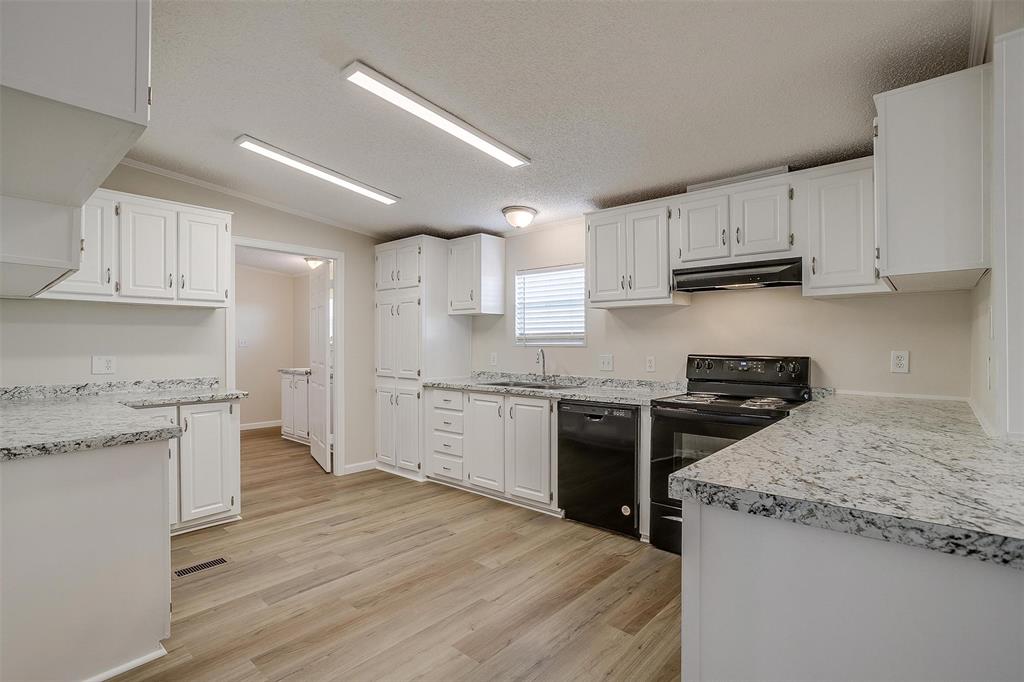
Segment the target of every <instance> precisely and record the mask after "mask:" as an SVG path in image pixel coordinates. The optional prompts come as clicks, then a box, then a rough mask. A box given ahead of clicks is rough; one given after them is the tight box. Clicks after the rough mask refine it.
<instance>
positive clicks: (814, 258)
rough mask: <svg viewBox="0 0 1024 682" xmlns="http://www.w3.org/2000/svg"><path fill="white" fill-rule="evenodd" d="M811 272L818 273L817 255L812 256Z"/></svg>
mask: <svg viewBox="0 0 1024 682" xmlns="http://www.w3.org/2000/svg"><path fill="white" fill-rule="evenodd" d="M811 274H812V275H816V274H818V257H817V256H811Z"/></svg>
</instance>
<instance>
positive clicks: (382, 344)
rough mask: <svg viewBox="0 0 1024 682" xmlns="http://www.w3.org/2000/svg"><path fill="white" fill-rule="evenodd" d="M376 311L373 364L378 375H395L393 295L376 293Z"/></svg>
mask: <svg viewBox="0 0 1024 682" xmlns="http://www.w3.org/2000/svg"><path fill="white" fill-rule="evenodd" d="M374 311H375V313H376V315H375V317H376V321H377V322H376V336H375V338H376V340H377V343H376V351H375V365H376V370H377V375H378V376H395V350H396V349H395V344H396V339H397V336H396V326H397V318H396V310H395V299H394V296H393V295H387V294H378V295H377V302H376V303H375V304H374Z"/></svg>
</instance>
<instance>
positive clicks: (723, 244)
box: [722, 227, 725, 246]
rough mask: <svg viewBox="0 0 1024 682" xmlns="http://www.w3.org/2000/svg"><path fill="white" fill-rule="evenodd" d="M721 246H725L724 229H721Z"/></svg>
mask: <svg viewBox="0 0 1024 682" xmlns="http://www.w3.org/2000/svg"><path fill="white" fill-rule="evenodd" d="M722 246H725V228H724V227H723V228H722Z"/></svg>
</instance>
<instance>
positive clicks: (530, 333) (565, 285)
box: [516, 265, 586, 346]
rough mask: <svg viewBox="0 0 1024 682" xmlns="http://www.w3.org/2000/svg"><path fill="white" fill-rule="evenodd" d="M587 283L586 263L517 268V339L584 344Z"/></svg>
mask: <svg viewBox="0 0 1024 682" xmlns="http://www.w3.org/2000/svg"><path fill="white" fill-rule="evenodd" d="M585 287H586V284H585V281H584V276H583V266H582V265H564V266H560V267H557V268H543V269H540V270H520V271H518V272H516V343H521V344H527V345H563V346H582V345H583V343H584V340H585V336H586V311H585V307H584V289H585Z"/></svg>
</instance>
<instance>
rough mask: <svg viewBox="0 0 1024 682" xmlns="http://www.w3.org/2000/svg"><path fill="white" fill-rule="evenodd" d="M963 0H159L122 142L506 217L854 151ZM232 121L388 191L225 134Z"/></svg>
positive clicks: (262, 186) (434, 211) (197, 162)
mask: <svg viewBox="0 0 1024 682" xmlns="http://www.w3.org/2000/svg"><path fill="white" fill-rule="evenodd" d="M970 13H971V7H970V3H969V2H966V1H955V2H946V1H939V2H934V1H929V0H918V1H916V2H890V1H888V0H883V1H880V2H875V1H838V2H825V1H812V2H644V3H633V2H629V3H627V2H621V3H620V2H614V3H605V2H543V3H538V2H518V1H517V2H505V1H495V2H483V1H481V0H472V1H465V2H418V3H411V2H397V3H396V2H372V3H370V2H302V3H299V2H273V3H271V2H268V3H248V2H245V3H237V2H226V1H219V0H218V1H203V2H201V1H194V2H180V1H173V2H168V1H166V0H156V2H155V3H154V8H153V75H152V80H153V87H154V98H155V102H154V106H153V114H152V121H151V125H150V128H149V129H148V130H147V131H146V132H145V133H144V134H143V136H142V138H141V139H140V140H139V142H138V143H137V145H136V146H135V148H134V149H133V150H132V152H131V153H130V154H129V157H130V158H132V159H135V160H138V161H142V162H145V163H149V164H152V165H155V166H160V167H162V168H165V169H168V170H171V171H176V172H179V173H184V174H186V175H190V176H193V177H195V178H199V179H201V180H205V181H207V182H212V183H216V184H219V185H223V186H225V187H228V188H231V189H233V190H236V191H239V192H245V193H248V194H252V195H256V196H259V197H261V198H263V199H265V200H267V201H271V202H276V203H278V204H283V205H286V206H290V207H293V208H295V209H299V210H302V211H305V212H308V213H312V214H315V215H318V216H323V217H325V218H328V219H330V220H331V221H334V222H337V223H342V224H347V225H352V226H353V227H356V228H358V229H360V230H362V231H366V232H369V233H372V234H377V235H380V236H382V237H390V236H395V235H398V234H407V233H410V232H413V231H420V230H426V231H432V232H437V233H441V234H453V233H459V232H465V231H468V230H478V229H481V228H482V229H486V230H493V231H499V230H504V229H507V228H506V225H505V223H504V220H503V218H502V216H501V213H500V209H501V207H502V206H506V205H509V204H526V205H528V206H533V207H535V208H537V209H538V210H539V211H540V214H539V216H538V219H537V221H538V223H546V222H551V221H555V220H561V219H566V218H570V217H573V216H578V215H580V214H581V213H582V212H584V211H586V210H590V209H593V208H595V207H605V206H611V205H615V204H619V203H623V202H626V201H634V200H639V199H646V198H653V197H657V196H663V195H666V194H671V193H674V192H677V191H680V190H681V189H682V188H683V187H684V186H685V185H686V184H692V183H696V182H701V181H705V180H710V179H715V178H720V177H724V176H731V175H735V174H738V173H743V172H747V171H752V170H757V169H760V168H765V167H771V166H778V165H782V164H789V165H791V166H793V167H803V166H808V165H817V164H820V163H827V162H832V161H837V160H842V159H847V158H852V157H857V156H863V155H866V154H870V153H871V133H870V129H871V119H872V117H873V115H874V105H873V102H872V99H871V96H872V94H874V93H877V92H883V91H885V90H889V89H892V88H894V87H898V86H902V85H906V84H908V83H912V82H916V81H920V80H924V79H927V78H931V77H934V76H937V75H940V74H943V73H947V72H950V71H955V70H958V69H961V68H965V67H966V65H967V49H968V41H969V29H970ZM354 59H360V60H362V61H364V62H365V63H367V64H368V65H370V66H372V67H373V68H375V69H377V70H379V71H381V72H382V73H384V74H386V75H388V76H390V77H391V78H393V79H394V80H396V81H398V82H400V83H402V84H403V85H405V86H406V87H408V88H410V89H412V90H414V91H416V92H417V93H419V94H420V95H422V96H424V97H426V98H428V99H430V100H432V101H433V102H435V103H436V104H438V105H439V106H441V107H444V108H446V109H448V110H449V111H451V112H452V113H454V114H456V115H458V116H460V117H462V118H463V119H465V120H466V121H468V122H469V123H471V124H472V125H474V126H476V127H478V128H480V129H481V130H483V131H485V132H486V133H488V134H490V135H492V136H494V137H496V138H497V139H499V140H501V141H502V142H504V143H505V144H507V145H509V146H511V147H512V148H513V149H516V150H518V151H520V152H521V153H523V154H525V155H526V156H528V157H529V158H530V159H531V161H532V163H531V164H530V165H528V166H525V167H522V168H516V169H510V168H507V167H505V166H504V165H503V164H501V163H498V162H497V161H495V160H494V159H492V158H490V157H488V156H486V155H484V154H482V153H481V152H479V151H477V150H475V149H473V148H471V147H469V146H468V145H466V144H463V143H461V142H459V141H458V140H455V139H454V138H452V137H450V136H448V135H447V134H445V133H443V132H441V131H439V130H437V129H435V128H433V127H431V126H429V125H428V124H426V123H424V122H422V121H420V120H419V119H416V118H414V117H412V116H410V115H409V114H407V113H405V112H403V111H401V110H399V109H397V108H395V107H393V106H391V105H389V104H387V103H386V102H384V101H383V100H380V99H378V98H377V97H375V96H373V95H371V94H369V93H367V92H365V91H363V90H361V89H360V88H357V87H355V86H353V85H351V84H349V83H346V82H345V81H344V80H342V78H341V77H340V72H341V70H342V69H343V68H344V67H345V66H346V65H347V64H348V63H349V62H351V61H353V60H354ZM241 133H249V134H251V135H253V136H255V137H258V138H260V139H263V140H266V141H267V142H270V143H271V144H274V145H277V146H279V147H283V148H285V149H287V150H289V151H291V152H293V153H295V154H298V155H301V156H304V157H307V158H309V159H311V160H314V161H316V162H317V163H320V164H323V165H325V166H328V167H330V168H333V169H335V170H337V171H339V172H341V173H345V174H347V175H351V176H352V177H355V178H357V179H359V180H361V181H363V182H366V183H368V184H371V185H373V186H376V187H380V188H382V189H385V190H387V191H389V192H392V193H394V194H397V195H398V196H400V197H401V198H402V200H401V201H400V202H399V203H397V204H395V205H393V206H383V205H380V204H378V203H376V202H373V201H370V200H368V199H365V198H362V197H360V196H358V195H355V194H351V193H349V192H347V191H345V190H341V189H338V188H336V187H334V186H332V185H328V184H327V183H324V182H322V181H318V180H316V179H314V178H311V177H309V176H306V175H303V174H301V173H297V172H296V171H293V170H291V169H288V168H286V167H284V166H280V165H278V164H275V163H273V162H271V161H268V160H266V159H264V158H262V157H259V156H257V155H255V154H252V153H251V152H247V151H245V150H243V149H240V148H238V147H236V146H235V145H234V144H233V143H232V140H233V139H234V138H235V137H236V136H237V135H239V134H241Z"/></svg>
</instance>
